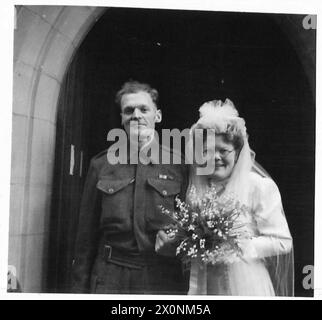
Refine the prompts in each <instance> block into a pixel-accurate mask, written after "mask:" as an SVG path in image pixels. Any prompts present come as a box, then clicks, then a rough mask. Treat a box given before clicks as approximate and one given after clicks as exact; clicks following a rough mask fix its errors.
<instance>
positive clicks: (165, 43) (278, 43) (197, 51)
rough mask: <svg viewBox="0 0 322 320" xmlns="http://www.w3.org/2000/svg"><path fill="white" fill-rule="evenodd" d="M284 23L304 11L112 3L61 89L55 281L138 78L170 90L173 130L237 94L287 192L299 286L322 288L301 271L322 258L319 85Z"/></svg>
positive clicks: (65, 270) (262, 154) (64, 278)
mask: <svg viewBox="0 0 322 320" xmlns="http://www.w3.org/2000/svg"><path fill="white" fill-rule="evenodd" d="M277 21H284V22H287V23H292V21H293V22H294V21H297V22H299V21H301V16H294V15H293V16H292V15H269V14H245V13H215V12H196V11H173V10H143V9H117V8H113V9H107V10H106V12H105V14H104V15H103V16H102V17H101V18H100V20H99V21H98V22H97V23H96V24H95V26H94V27H93V28H92V30H91V31H90V32H89V34H88V35H87V37H86V38H85V40H84V42H83V44H82V45H81V47H80V48H79V49H78V51H77V53H76V55H75V57H74V59H73V62H72V63H71V65H70V67H69V69H68V71H67V74H66V77H65V82H64V84H63V89H62V92H61V98H60V102H59V111H58V118H57V125H58V130H57V144H56V145H57V149H56V169H55V179H56V181H55V190H54V198H53V212H52V222H51V231H52V236H51V240H50V263H49V266H50V267H49V270H48V288H46V290H48V291H54V292H67V291H68V286H69V281H70V268H71V265H72V259H73V247H74V239H75V232H76V226H77V221H78V206H79V200H80V196H81V190H82V186H83V183H84V177H85V175H86V170H87V166H88V163H89V159H90V158H91V157H92V156H94V155H95V154H97V153H98V152H100V151H101V150H103V149H105V148H106V147H107V143H106V134H107V132H108V130H110V129H112V128H115V127H119V126H120V117H119V110H118V108H117V107H116V106H115V104H114V95H115V92H116V91H117V90H118V89H119V87H120V86H121V84H122V83H123V82H125V81H126V80H128V79H130V78H132V79H137V80H139V81H144V82H148V83H150V84H152V85H153V86H155V87H156V88H157V89H158V90H159V93H160V96H161V100H160V106H161V108H162V112H163V126H162V127H163V128H179V129H183V128H186V127H190V126H191V125H192V124H193V122H195V121H196V120H197V117H198V107H199V106H200V105H201V104H202V103H203V102H205V101H208V100H212V99H215V98H216V99H225V98H226V97H228V98H230V99H231V100H232V101H233V102H234V103H235V104H236V106H237V108H238V109H239V111H240V114H241V116H242V117H244V118H245V119H246V123H247V129H248V133H249V135H250V144H251V147H252V148H253V149H254V150H255V151H256V154H257V160H258V162H259V163H261V164H262V165H263V166H264V168H266V169H267V171H268V172H269V173H270V174H271V175H272V177H273V178H274V180H275V181H276V182H277V184H278V186H279V188H280V191H281V194H282V199H283V204H284V209H285V212H286V215H287V219H288V222H289V226H290V229H291V232H292V235H293V237H294V247H295V276H296V278H295V289H296V295H299V296H312V294H313V291H312V290H305V289H304V288H303V286H302V279H303V278H304V275H303V274H302V269H303V267H304V266H305V265H313V247H314V246H313V240H314V233H313V231H314V225H313V223H314V152H315V142H314V136H315V97H314V92H315V88H312V87H311V86H310V82H309V81H308V79H307V70H305V66H304V64H303V61H302V60H301V59H300V58H299V56H298V55H297V53H296V51H295V49H294V47H292V44H291V43H292V42H291V41H290V39H289V38H288V36H289V35H288V36H287V35H286V33H284V31H283V30H282V29H281V28H280V25H281V24H279V23H277ZM289 21H291V22H289ZM294 37H295V38H296V37H299V35H297V34H294ZM314 38H315V37H313V38H311V39H313V40H314ZM306 45H307V46H308V48H303V50H304V52H315V51H314V50H315V42H314V41H309V42H307V43H306ZM310 50H311V51H310ZM312 77H313V78H314V75H312ZM71 145H73V151H72V147H71ZM71 152H72V153H73V155H74V156H73V157H71ZM72 158H73V161H72V163H73V164H74V166H73V168H72V170H71V164H72V163H71V159H72ZM71 173H72V174H71Z"/></svg>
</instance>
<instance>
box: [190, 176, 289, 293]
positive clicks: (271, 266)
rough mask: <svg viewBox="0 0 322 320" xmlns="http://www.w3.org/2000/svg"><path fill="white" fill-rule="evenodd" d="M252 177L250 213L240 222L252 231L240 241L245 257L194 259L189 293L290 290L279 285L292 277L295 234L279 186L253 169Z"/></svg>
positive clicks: (239, 221) (239, 219) (249, 201)
mask: <svg viewBox="0 0 322 320" xmlns="http://www.w3.org/2000/svg"><path fill="white" fill-rule="evenodd" d="M249 177H250V183H249V199H248V204H249V213H248V214H245V215H243V216H239V218H238V222H237V223H241V224H243V226H244V228H246V230H247V231H248V233H249V234H250V235H251V238H248V239H245V240H243V241H242V242H241V248H242V250H243V256H242V259H240V260H238V261H237V262H233V263H225V264H224V263H221V264H215V265H209V264H208V265H204V264H202V263H201V262H197V261H193V262H192V265H191V274H190V288H189V294H191V295H195V294H208V295H233V296H274V295H280V294H285V295H288V294H291V293H285V290H284V293H279V292H278V289H277V288H281V286H285V285H288V284H287V283H286V282H287V281H292V280H289V279H292V276H291V275H288V274H287V273H289V272H290V271H289V269H288V266H290V265H291V260H290V257H288V255H292V237H291V234H290V231H289V228H288V225H287V221H286V218H285V215H284V211H283V207H282V202H281V196H280V193H279V190H278V187H277V186H276V184H275V183H274V181H273V180H272V179H270V178H268V177H262V176H260V175H259V174H257V173H254V172H251V173H250V174H249ZM291 271H292V270H291ZM282 282H284V283H282ZM290 285H291V284H290ZM282 291H283V289H282Z"/></svg>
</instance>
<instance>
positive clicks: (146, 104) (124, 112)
mask: <svg viewBox="0 0 322 320" xmlns="http://www.w3.org/2000/svg"><path fill="white" fill-rule="evenodd" d="M121 117H122V125H123V126H124V129H125V131H126V132H127V134H128V135H130V133H131V134H132V135H133V134H134V135H148V134H149V132H151V131H153V130H154V128H155V123H156V122H161V119H162V115H161V110H158V109H157V107H156V105H155V103H154V102H153V100H152V98H151V96H150V95H149V94H148V93H147V92H145V91H139V92H136V93H128V94H125V95H123V96H122V99H121ZM130 128H131V130H130Z"/></svg>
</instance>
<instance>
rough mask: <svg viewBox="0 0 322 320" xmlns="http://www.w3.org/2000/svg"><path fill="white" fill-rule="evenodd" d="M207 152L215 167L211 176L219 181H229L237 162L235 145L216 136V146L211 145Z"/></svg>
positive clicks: (220, 136)
mask: <svg viewBox="0 0 322 320" xmlns="http://www.w3.org/2000/svg"><path fill="white" fill-rule="evenodd" d="M205 149H206V147H205ZM207 151H208V152H209V153H208V156H210V157H212V161H214V166H215V168H214V171H213V173H212V174H211V175H210V176H211V177H212V178H214V179H215V180H217V181H221V180H225V179H227V178H228V177H229V176H230V175H231V173H232V171H233V169H234V166H235V162H236V155H237V153H236V150H235V148H234V145H233V144H232V143H230V142H227V141H226V140H225V138H224V137H223V136H222V135H216V137H215V144H213V143H210V145H209V146H208V149H207Z"/></svg>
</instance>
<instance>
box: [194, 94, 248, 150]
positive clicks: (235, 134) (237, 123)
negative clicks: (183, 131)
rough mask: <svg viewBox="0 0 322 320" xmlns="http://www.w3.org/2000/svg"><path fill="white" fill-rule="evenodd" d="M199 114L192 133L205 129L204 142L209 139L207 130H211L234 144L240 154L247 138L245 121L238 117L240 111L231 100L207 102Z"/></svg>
mask: <svg viewBox="0 0 322 320" xmlns="http://www.w3.org/2000/svg"><path fill="white" fill-rule="evenodd" d="M199 112H200V119H199V121H198V122H197V123H196V124H195V125H194V126H193V127H192V131H194V130H195V129H203V133H204V134H203V140H204V141H203V142H205V141H206V139H207V130H211V131H214V133H215V134H216V135H220V136H222V137H223V139H224V141H225V142H228V143H232V144H233V146H234V148H235V150H236V151H237V152H240V150H241V149H242V147H243V146H244V139H245V137H246V136H247V134H246V127H245V121H244V119H242V118H240V117H239V116H238V111H237V109H236V107H235V106H234V104H233V102H232V101H231V100H229V99H226V100H225V102H222V101H221V100H212V101H209V102H205V103H204V104H203V105H202V106H201V107H200V108H199Z"/></svg>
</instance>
